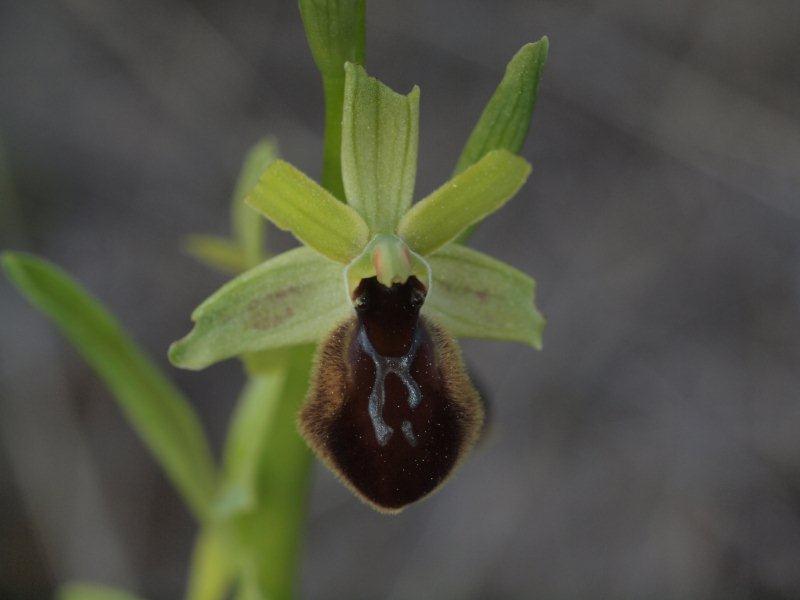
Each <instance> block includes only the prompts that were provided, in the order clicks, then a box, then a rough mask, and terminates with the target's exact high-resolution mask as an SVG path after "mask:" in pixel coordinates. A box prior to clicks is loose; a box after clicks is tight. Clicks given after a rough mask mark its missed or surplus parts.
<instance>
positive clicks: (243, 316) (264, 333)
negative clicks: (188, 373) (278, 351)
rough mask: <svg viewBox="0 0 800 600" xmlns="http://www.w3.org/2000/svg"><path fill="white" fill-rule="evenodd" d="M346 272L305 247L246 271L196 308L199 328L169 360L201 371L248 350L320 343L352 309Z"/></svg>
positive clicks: (194, 316)
mask: <svg viewBox="0 0 800 600" xmlns="http://www.w3.org/2000/svg"><path fill="white" fill-rule="evenodd" d="M343 270H344V269H343V267H342V265H340V264H338V263H335V262H333V261H331V260H328V259H326V258H324V257H323V256H320V255H319V254H317V253H316V252H314V251H313V250H311V249H310V248H306V247H300V248H295V249H294V250H289V251H288V252H284V253H283V254H280V255H278V256H276V257H274V258H271V259H269V260H267V261H266V262H264V263H262V264H260V265H259V266H257V267H255V268H253V269H250V270H249V271H247V272H245V273H242V274H241V275H239V277H237V278H235V279H233V280H231V281H230V282H228V283H227V284H226V285H224V286H223V287H222V288H220V289H219V290H218V291H217V292H216V293H214V294H213V295H211V296H210V297H209V298H208V299H207V300H206V301H205V302H203V303H202V304H201V305H200V306H198V307H197V309H195V311H194V313H192V321H194V323H195V326H194V328H193V329H192V331H191V332H190V333H189V334H188V335H187V336H186V337H184V338H183V339H181V340H179V341H177V342H175V343H174V344H172V346H171V347H170V350H169V358H170V360H171V361H172V363H173V364H174V365H175V366H178V367H182V368H185V369H202V368H204V367H207V366H208V365H210V364H213V363H215V362H217V361H220V360H223V359H226V358H230V357H232V356H237V355H241V354H244V353H246V352H256V351H260V350H267V349H270V348H281V347H285V346H293V345H296V344H305V343H314V342H316V341H317V340H318V339H319V338H320V337H322V336H323V335H324V334H326V333H328V331H330V330H331V329H332V328H333V326H334V325H335V324H336V323H337V322H338V321H340V320H341V319H343V318H344V317H345V316H346V315H347V314H348V312H349V311H351V310H352V306H351V304H350V301H349V300H348V299H347V294H346V291H345V282H344V274H343Z"/></svg>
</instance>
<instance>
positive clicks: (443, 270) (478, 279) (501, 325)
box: [422, 244, 545, 349]
mask: <svg viewBox="0 0 800 600" xmlns="http://www.w3.org/2000/svg"><path fill="white" fill-rule="evenodd" d="M427 260H428V262H429V263H430V265H431V273H432V276H433V282H432V284H431V289H430V292H429V293H428V297H427V298H426V299H425V304H424V305H423V307H422V312H423V314H426V315H428V316H430V317H431V318H432V319H433V320H435V321H436V322H437V323H439V324H441V325H442V326H444V327H445V328H446V329H447V330H448V331H449V332H450V333H451V334H452V335H454V336H456V337H472V338H487V339H494V340H507V341H514V342H522V343H524V344H528V345H531V346H534V347H535V348H537V349H541V347H542V331H543V329H544V325H545V320H544V317H542V315H541V314H540V313H539V311H538V310H537V309H536V306H535V304H534V293H535V290H536V283H535V282H534V280H533V279H531V278H530V277H528V276H527V275H526V274H525V273H523V272H522V271H519V270H517V269H515V268H514V267H511V266H510V265H507V264H506V263H504V262H501V261H499V260H495V259H494V258H491V257H489V256H487V255H486V254H483V253H482V252H478V251H476V250H472V249H470V248H467V247H465V246H462V245H460V244H449V245H447V246H445V247H444V248H442V249H441V250H439V251H437V252H435V253H434V254H431V255H430V256H428V257H427Z"/></svg>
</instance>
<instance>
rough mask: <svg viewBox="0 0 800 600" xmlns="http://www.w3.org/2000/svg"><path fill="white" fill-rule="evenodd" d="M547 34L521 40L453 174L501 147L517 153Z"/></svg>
mask: <svg viewBox="0 0 800 600" xmlns="http://www.w3.org/2000/svg"><path fill="white" fill-rule="evenodd" d="M548 46H549V42H548V39H547V36H545V37H543V38H542V39H540V40H539V41H538V42H534V43H531V44H525V45H524V46H523V47H522V48H520V50H519V51H518V52H517V53H516V54H515V55H514V57H513V58H512V59H511V61H510V62H509V63H508V66H507V67H506V72H505V75H504V76H503V79H502V80H501V81H500V85H498V86H497V89H496V90H495V92H494V94H492V97H491V98H490V99H489V103H488V104H487V105H486V107H485V108H484V109H483V113H482V114H481V117H480V119H478V122H477V124H476V125H475V128H474V129H473V130H472V133H471V134H470V136H469V139H468V140H467V143H466V145H465V146H464V150H463V151H462V152H461V156H460V157H459V159H458V163H457V164H456V169H455V173H454V175H457V174H458V173H460V172H461V171H463V170H464V169H466V168H467V167H469V166H471V165H473V164H475V163H476V162H478V161H479V160H480V159H481V158H483V157H484V156H485V155H486V153H487V152H490V151H492V150H497V149H499V148H503V149H505V150H508V151H509V152H514V153H517V152H519V151H520V149H521V148H522V144H523V143H524V142H525V137H526V136H527V135H528V129H529V128H530V123H531V115H532V114H533V108H534V106H536V98H537V95H538V91H539V78H540V77H541V76H542V70H543V68H544V63H545V61H546V60H547V50H548Z"/></svg>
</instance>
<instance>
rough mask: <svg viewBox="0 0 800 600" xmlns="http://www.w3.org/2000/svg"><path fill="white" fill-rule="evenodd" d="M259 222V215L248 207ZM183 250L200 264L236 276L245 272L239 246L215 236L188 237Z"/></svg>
mask: <svg viewBox="0 0 800 600" xmlns="http://www.w3.org/2000/svg"><path fill="white" fill-rule="evenodd" d="M248 210H249V211H250V212H252V213H253V214H254V215H255V216H256V217H257V218H258V220H259V221H263V219H262V218H261V215H259V214H258V213H256V211H254V210H253V209H251V208H249V207H248ZM183 250H184V252H186V253H187V254H189V255H190V256H192V257H194V258H195V259H197V260H198V261H200V262H201V263H203V264H205V265H207V266H209V267H212V268H214V269H217V270H219V271H222V272H223V273H231V274H233V275H236V274H238V273H241V272H242V271H244V270H245V268H246V267H245V264H246V263H247V259H246V258H245V254H244V252H243V251H242V248H241V246H240V245H239V244H237V243H235V242H232V241H230V240H228V239H225V238H221V237H217V236H215V235H188V236H186V237H185V238H184V240H183Z"/></svg>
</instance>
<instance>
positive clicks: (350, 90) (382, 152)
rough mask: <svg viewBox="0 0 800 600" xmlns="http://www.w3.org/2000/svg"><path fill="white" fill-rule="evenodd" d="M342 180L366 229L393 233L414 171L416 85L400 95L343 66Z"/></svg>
mask: <svg viewBox="0 0 800 600" xmlns="http://www.w3.org/2000/svg"><path fill="white" fill-rule="evenodd" d="M345 73H346V80H345V90H344V111H343V114H342V178H343V180H344V190H345V193H346V195H347V201H348V202H349V203H350V205H351V206H353V208H355V209H356V210H357V211H358V212H359V213H360V214H361V216H362V217H364V220H365V221H366V222H367V225H369V230H370V233H373V234H375V233H394V232H395V228H396V227H397V223H398V222H399V220H400V217H402V216H403V214H404V213H405V212H406V211H407V210H408V207H409V206H411V200H412V198H413V195H414V179H415V178H416V175H417V143H418V141H419V140H418V138H419V131H418V129H419V88H418V87H416V86H415V87H414V89H412V90H411V92H410V93H409V94H408V95H407V96H403V95H401V94H398V93H396V92H393V91H392V90H391V89H389V88H388V87H386V86H385V85H383V84H382V83H381V82H380V81H378V80H377V79H374V78H372V77H369V76H368V75H367V73H366V71H364V69H363V68H361V67H359V66H357V65H353V64H349V63H348V64H347V65H345Z"/></svg>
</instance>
